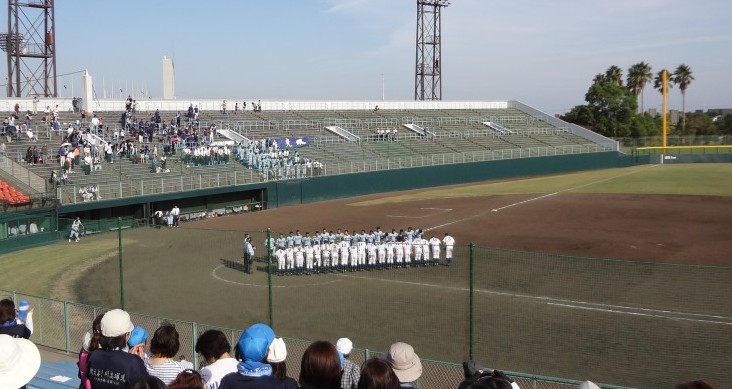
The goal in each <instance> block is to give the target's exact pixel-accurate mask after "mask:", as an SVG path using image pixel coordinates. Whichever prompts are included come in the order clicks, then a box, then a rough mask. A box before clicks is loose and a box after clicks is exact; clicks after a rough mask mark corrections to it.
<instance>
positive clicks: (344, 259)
mask: <svg viewBox="0 0 732 389" xmlns="http://www.w3.org/2000/svg"><path fill="white" fill-rule="evenodd" d="M348 242H349V240H346V239H343V240H342V241H341V243H339V246H338V248H339V251H340V255H339V256H340V258H341V271H345V270H346V268H347V267H348V248H349V247H350V244H349V243H348Z"/></svg>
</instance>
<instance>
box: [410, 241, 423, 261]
mask: <svg viewBox="0 0 732 389" xmlns="http://www.w3.org/2000/svg"><path fill="white" fill-rule="evenodd" d="M412 246H413V247H414V262H417V263H419V262H421V261H422V238H420V237H416V238H414V239H412Z"/></svg>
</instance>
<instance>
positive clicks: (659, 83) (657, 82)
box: [653, 69, 673, 93]
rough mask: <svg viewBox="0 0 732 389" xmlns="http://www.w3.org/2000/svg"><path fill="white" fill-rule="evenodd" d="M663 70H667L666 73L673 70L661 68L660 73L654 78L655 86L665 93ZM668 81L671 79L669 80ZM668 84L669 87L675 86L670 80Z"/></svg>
mask: <svg viewBox="0 0 732 389" xmlns="http://www.w3.org/2000/svg"><path fill="white" fill-rule="evenodd" d="M663 72H666V74H668V75H670V74H671V72H669V71H668V70H666V69H661V70H659V71H658V73H656V77H654V78H653V88H654V89H656V90H658V91H659V92H661V93H663V85H662V84H663ZM667 77H669V76H667ZM667 81H671V80H667ZM667 84H668V85H667V86H666V87H667V88H669V89H671V88H672V87H673V84H671V83H670V82H667Z"/></svg>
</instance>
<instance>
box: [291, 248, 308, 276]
mask: <svg viewBox="0 0 732 389" xmlns="http://www.w3.org/2000/svg"><path fill="white" fill-rule="evenodd" d="M293 251H295V271H296V272H297V274H302V270H303V267H304V265H305V252H304V251H303V249H302V247H300V246H295V248H294V250H293Z"/></svg>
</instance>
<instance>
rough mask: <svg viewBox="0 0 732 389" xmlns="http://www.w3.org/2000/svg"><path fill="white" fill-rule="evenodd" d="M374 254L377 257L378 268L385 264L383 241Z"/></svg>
mask: <svg viewBox="0 0 732 389" xmlns="http://www.w3.org/2000/svg"><path fill="white" fill-rule="evenodd" d="M376 253H377V255H378V257H379V266H380V267H381V265H383V264H384V263H386V242H384V241H383V240H382V241H381V242H380V243H379V244H378V245H377V248H376Z"/></svg>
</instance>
